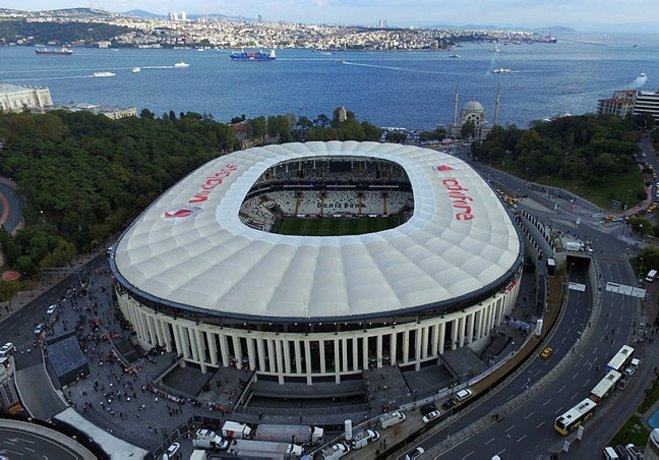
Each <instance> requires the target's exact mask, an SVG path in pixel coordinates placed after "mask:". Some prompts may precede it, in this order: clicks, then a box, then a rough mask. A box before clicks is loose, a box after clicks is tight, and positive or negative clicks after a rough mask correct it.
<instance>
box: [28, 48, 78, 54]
mask: <svg viewBox="0 0 659 460" xmlns="http://www.w3.org/2000/svg"><path fill="white" fill-rule="evenodd" d="M34 52H35V53H36V54H38V55H46V56H71V55H72V54H73V51H72V50H71V49H70V48H67V47H66V46H63V47H62V49H59V50H58V49H49V48H39V49H36V50H34Z"/></svg>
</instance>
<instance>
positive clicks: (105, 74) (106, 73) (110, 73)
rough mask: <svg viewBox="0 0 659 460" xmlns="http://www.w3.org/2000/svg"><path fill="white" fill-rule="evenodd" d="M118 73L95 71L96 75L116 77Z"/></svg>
mask: <svg viewBox="0 0 659 460" xmlns="http://www.w3.org/2000/svg"><path fill="white" fill-rule="evenodd" d="M115 75H116V73H113V72H94V76H95V77H114V76H115Z"/></svg>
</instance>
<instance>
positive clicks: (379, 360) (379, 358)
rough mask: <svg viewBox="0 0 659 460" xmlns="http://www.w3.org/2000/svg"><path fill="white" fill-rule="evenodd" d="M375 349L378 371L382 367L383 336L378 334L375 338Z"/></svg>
mask: <svg viewBox="0 0 659 460" xmlns="http://www.w3.org/2000/svg"><path fill="white" fill-rule="evenodd" d="M375 348H376V350H377V351H376V353H377V354H376V360H377V366H378V369H379V368H381V367H382V334H381V333H378V335H377V337H376V338H375Z"/></svg>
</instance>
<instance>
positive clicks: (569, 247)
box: [564, 241, 584, 252]
mask: <svg viewBox="0 0 659 460" xmlns="http://www.w3.org/2000/svg"><path fill="white" fill-rule="evenodd" d="M564 246H565V250H566V251H571V252H581V251H583V250H584V244H583V243H582V242H580V241H566V242H565V244H564Z"/></svg>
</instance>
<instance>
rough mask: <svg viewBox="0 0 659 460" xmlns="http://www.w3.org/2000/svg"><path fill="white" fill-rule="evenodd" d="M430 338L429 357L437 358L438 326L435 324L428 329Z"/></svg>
mask: <svg viewBox="0 0 659 460" xmlns="http://www.w3.org/2000/svg"><path fill="white" fill-rule="evenodd" d="M430 336H431V337H432V343H431V344H430V352H431V356H437V355H438V348H439V324H435V325H434V326H433V327H432V328H431V329H430Z"/></svg>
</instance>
